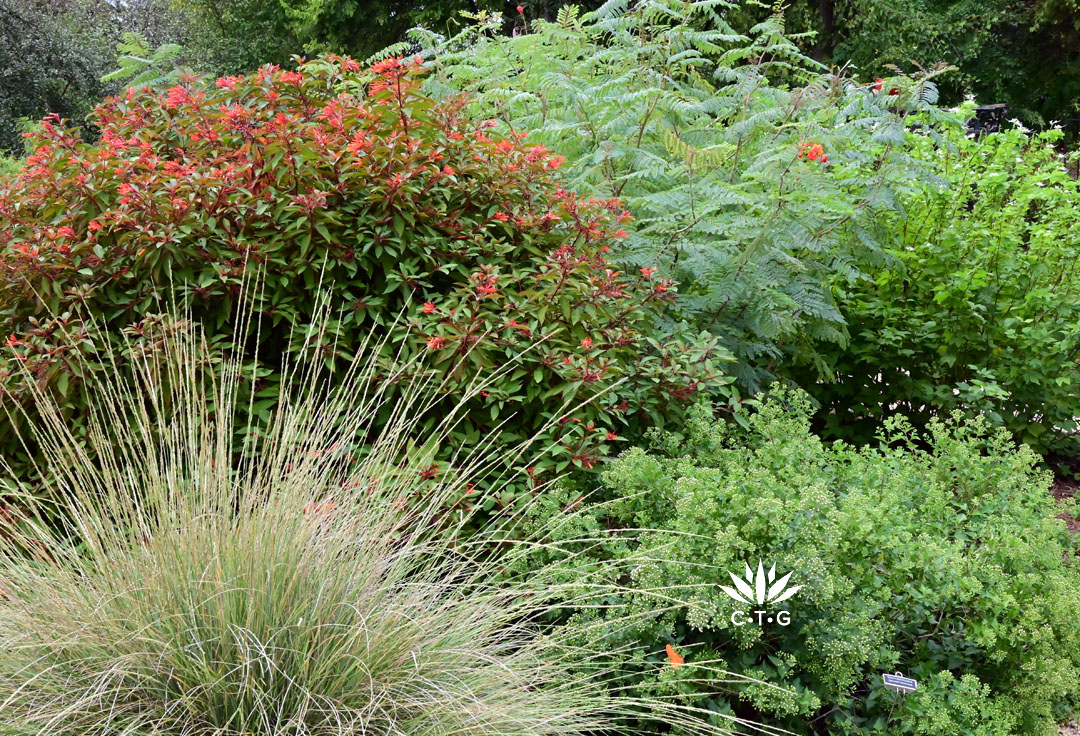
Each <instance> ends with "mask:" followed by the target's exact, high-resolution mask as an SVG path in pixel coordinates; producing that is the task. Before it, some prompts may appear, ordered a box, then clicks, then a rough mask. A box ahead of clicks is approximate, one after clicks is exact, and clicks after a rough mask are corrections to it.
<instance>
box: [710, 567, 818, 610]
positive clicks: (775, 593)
mask: <svg viewBox="0 0 1080 736" xmlns="http://www.w3.org/2000/svg"><path fill="white" fill-rule="evenodd" d="M745 564H746V576H745V577H742V578H740V577H738V576H737V575H735V573H733V572H729V573H728V575H730V576H731V582H732V583H734V584H735V587H734V588H729V587H727V586H726V585H721V586H720V590H722V591H724V593H726V594H727V596H728V597H729V598H731V599H732V600H734V601H736V602H738V603H747V604H749V605H751V606H758V607H760V608H762V609H763V610H756V611H753V613H755V614H757V624H758V626H760V625H761V624H762V622H763V621H764V622H767V623H770V624H771V623H772V622H773V621H776V622H777V623H778V624H780V625H781V626H787V625H788V624H789V623H791V614H790V613H789V612H788V611H776V612H770V611H769V610H767V609H766V606H768V605H772V606H775V605H776V604H779V603H783V602H784V601H786V600H787V599H788V598H790V597H791V596H793V595H795V594H796V593H798V592H799V590H800V589H801V588H802V586H801V585H795V586H793V587H790V588H789V587H788V581H789V580H791V573H790V572H789V573H788V574H787V575H784V576H783V577H782V578H780V579H779V580H777V579H776V564H775V563H774V564H773V566H772V567H771V568H769V572H768V573H767V574H766V572H765V566H764V565H762V564H761V560H758V567H757V574H755V573H754V572H753V571H752V570H751V569H750V563H745ZM753 622H754V617H753V616H751V615H750V612H748V611H735V612H733V613H732V614H731V623H733V624H735V625H736V626H744V625H746V624H748V623H753Z"/></svg>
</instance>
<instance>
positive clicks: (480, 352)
mask: <svg viewBox="0 0 1080 736" xmlns="http://www.w3.org/2000/svg"><path fill="white" fill-rule="evenodd" d="M421 76H422V73H421V71H420V69H419V67H418V65H417V63H416V62H415V61H414V60H411V59H410V60H401V59H388V60H384V61H382V62H379V63H378V64H376V65H374V66H373V67H371V68H370V69H368V68H366V67H361V65H360V64H359V63H357V62H355V61H352V60H349V59H342V58H337V57H327V58H320V59H316V60H313V61H309V62H306V63H302V64H300V65H299V66H298V68H297V69H296V70H294V71H282V70H280V69H278V68H276V67H272V66H267V67H264V68H262V69H260V70H259V71H257V72H255V73H252V74H249V75H245V76H234V77H225V78H221V79H218V80H216V81H206V80H198V79H189V78H185V79H183V80H181V81H180V83H178V84H176V85H175V86H173V87H171V88H169V89H168V90H159V91H155V90H151V89H148V88H145V87H143V88H139V89H129V90H128V91H127V92H126V94H124V95H121V96H119V97H118V98H115V99H110V100H107V101H106V102H105V103H104V104H103V105H101V106H99V107H98V108H97V110H96V112H95V113H94V121H95V124H96V125H97V126H98V127H99V128H100V131H101V135H100V137H99V138H98V140H97V141H96V142H94V143H87V142H84V141H82V140H80V138H79V137H78V135H77V133H76V132H74V131H73V130H71V129H68V128H65V127H64V126H63V125H62V124H61V123H60V122H59V121H56V120H49V121H45V122H44V123H43V125H42V128H41V130H40V131H39V132H38V133H36V134H35V137H34V139H33V140H34V144H35V149H34V152H33V153H32V155H30V156H29V158H28V159H27V162H26V166H25V169H24V170H23V171H22V172H21V173H20V174H18V175H17V176H16V177H14V178H13V179H9V180H5V179H0V334H3V335H4V336H5V337H7V343H8V346H9V347H10V348H12V350H11V351H5V352H4V354H3V356H2V358H0V391H2V392H3V396H4V399H5V401H10V400H14V401H22V400H24V399H25V397H26V395H27V392H28V391H29V389H28V387H27V386H26V385H24V384H22V383H21V379H20V378H19V376H20V375H21V374H22V373H23V371H22V370H21V368H25V369H26V370H27V371H29V373H30V374H31V375H32V376H33V377H34V380H35V381H37V382H40V383H41V384H43V385H47V386H50V387H52V388H53V389H54V390H55V391H57V392H58V395H60V396H64V397H67V398H66V399H65V401H66V412H67V416H68V417H70V418H71V421H73V422H75V423H78V422H79V417H80V416H81V414H82V406H81V405H80V404H79V399H78V397H79V395H80V394H79V392H78V391H75V390H74V387H76V385H77V384H79V383H80V381H82V380H83V375H82V374H81V372H80V371H81V368H80V366H83V365H91V364H92V363H93V361H92V360H88V358H90V357H92V355H93V351H94V350H95V349H98V348H95V347H94V344H93V341H92V340H90V339H88V335H89V334H91V333H96V331H97V328H104V331H105V332H106V334H109V335H110V336H111V337H110V339H111V340H112V341H113V344H114V346H116V347H117V348H118V349H120V350H125V349H126V348H125V347H124V346H125V345H126V344H127V343H125V342H123V341H121V340H120V335H121V333H122V332H125V331H126V334H127V339H128V340H129V341H130V343H131V344H132V345H133V346H134V347H135V349H136V350H145V349H148V348H153V344H154V340H153V339H152V338H147V337H146V336H147V335H148V334H149V333H151V332H153V331H154V330H153V329H152V328H155V327H156V326H157V324H158V322H160V319H159V317H158V315H159V314H161V313H163V312H164V311H166V310H167V309H168V307H169V306H170V302H175V306H176V307H177V308H178V309H179V310H181V311H182V312H184V313H187V314H190V315H191V316H192V317H193V318H195V319H197V320H199V321H200V322H201V323H202V324H203V325H204V326H206V328H207V329H208V330H209V337H210V339H211V340H212V341H217V342H219V343H226V342H229V341H230V340H233V339H234V338H236V342H235V344H236V345H241V346H243V349H244V351H245V353H246V354H247V355H248V356H249V358H251V360H252V364H251V366H250V367H249V371H250V373H251V375H252V377H253V378H254V379H255V380H256V381H257V383H258V396H257V397H256V401H255V402H254V404H253V406H252V411H253V412H254V413H255V414H256V415H262V416H264V417H265V416H266V414H267V412H268V411H269V407H271V406H273V404H274V402H275V401H276V399H277V395H278V392H279V391H280V390H281V388H282V387H281V381H282V377H281V372H280V370H281V364H282V361H283V359H284V357H285V356H290V355H292V356H295V355H298V354H301V353H304V354H306V353H307V352H311V353H317V354H319V355H320V356H321V357H322V358H323V359H324V360H325V361H326V362H327V364H328V365H329V366H330V367H331V368H333V367H334V366H340V365H342V364H344V363H347V362H348V360H349V359H350V357H351V354H352V349H353V346H354V345H355V344H356V342H357V341H358V340H359V339H361V337H362V336H363V335H365V334H366V332H367V331H368V330H369V329H371V328H372V327H373V326H374V327H377V328H379V329H381V330H383V332H384V333H385V334H389V335H392V336H393V340H391V341H390V342H389V343H387V348H386V351H385V355H384V356H383V357H384V359H385V362H386V372H385V374H384V378H390V377H391V376H393V377H394V380H395V381H396V382H397V383H399V384H401V385H405V384H407V383H409V381H410V380H412V379H413V378H418V379H420V380H426V379H427V378H430V377H431V376H432V375H434V376H437V377H438V378H439V379H440V380H441V379H443V378H449V379H450V380H449V381H447V382H446V383H445V388H446V391H445V393H446V398H447V403H448V406H449V405H453V404H455V403H458V402H460V401H462V400H463V396H464V394H465V391H466V389H467V387H468V386H469V385H471V381H472V380H473V379H474V377H475V376H476V375H477V374H478V373H481V372H488V371H490V372H492V373H498V372H499V371H500V370H501V371H502V372H501V373H499V376H500V378H499V380H496V381H493V382H491V384H490V386H489V388H488V389H487V391H486V392H485V393H484V394H483V395H473V396H472V398H470V399H469V402H470V405H469V408H470V411H469V413H468V417H467V421H465V422H463V423H462V424H461V425H460V426H459V427H458V430H457V432H456V433H455V435H454V436H453V438H451V439H450V440H449V441H448V442H447V443H446V447H445V448H444V451H443V453H442V454H440V456H439V462H440V463H441V464H440V465H439V466H437V467H436V468H435V470H434V471H433V472H443V471H445V470H446V463H447V462H448V461H449V459H450V458H451V457H452V456H453V454H454V453H456V452H458V451H459V450H460V448H461V447H462V446H472V447H475V446H477V445H478V444H479V443H481V442H484V441H495V442H497V443H499V444H500V445H502V446H504V447H512V446H514V445H516V444H517V443H519V442H521V441H522V440H524V439H525V438H528V437H531V436H532V435H533V434H534V433H535V432H537V431H540V430H541V429H543V430H544V436H543V438H542V439H543V441H544V442H545V443H546V444H548V445H550V446H551V452H550V453H548V454H547V455H546V456H545V457H543V458H542V459H540V460H539V461H538V463H537V465H536V467H535V468H534V469H533V477H543V476H544V475H545V474H546V473H548V472H549V471H552V470H556V469H563V468H566V467H569V466H576V467H590V466H592V465H594V464H595V463H596V462H597V461H598V460H599V458H601V457H602V456H603V455H605V454H606V453H607V452H608V451H609V448H610V447H612V446H613V445H614V446H617V444H616V443H617V442H618V441H619V437H620V436H623V435H625V434H627V431H626V430H627V428H631V429H632V428H633V426H634V424H635V423H636V422H637V421H638V420H640V419H642V418H648V419H650V420H651V421H662V420H663V419H664V418H665V417H669V416H674V415H676V414H677V413H678V411H679V408H678V407H679V406H680V404H685V403H687V399H689V398H690V397H692V396H694V395H696V394H697V393H699V392H701V391H704V392H706V393H708V394H710V395H713V396H723V395H725V393H726V392H725V389H724V386H725V385H726V384H727V383H729V379H727V378H725V377H724V376H723V374H722V373H721V372H720V370H719V366H720V364H722V363H724V362H726V361H727V360H729V358H730V356H729V355H728V354H727V352H726V351H725V350H723V349H721V348H719V347H718V346H717V345H715V344H714V343H713V342H712V341H711V340H709V339H707V338H703V339H701V340H697V339H694V338H693V337H692V335H691V339H688V340H682V339H670V340H661V339H659V336H658V334H657V333H655V332H654V331H653V329H652V326H653V324H654V323H655V322H656V321H657V320H658V319H659V316H660V314H661V313H662V312H663V311H664V309H665V308H666V306H667V305H668V304H670V302H672V301H673V300H674V299H675V291H676V290H675V287H674V284H673V283H672V282H671V281H670V280H668V279H665V278H662V277H661V276H660V275H659V274H656V273H655V272H654V271H653V270H651V269H645V270H642V271H639V270H637V269H634V270H633V271H631V272H629V273H627V272H620V271H619V270H618V269H616V268H615V267H613V266H612V265H611V264H609V263H608V261H607V253H608V252H609V251H610V250H611V247H612V245H613V244H614V243H616V242H617V241H618V240H620V239H621V238H622V237H623V236H624V235H625V233H624V232H623V228H624V224H623V223H625V221H626V220H627V218H628V217H629V214H628V213H627V212H626V211H625V210H624V208H623V206H622V204H621V203H620V202H619V201H618V200H617V199H615V198H611V197H609V198H606V199H603V200H598V199H589V198H583V197H578V196H576V195H574V194H573V193H571V192H568V191H567V190H566V189H564V188H562V187H561V186H560V185H559V181H558V178H557V177H558V171H557V169H558V168H559V164H560V161H561V159H560V158H559V157H558V156H556V155H555V154H554V153H553V152H552V151H549V150H548V149H547V148H545V147H544V146H543V145H540V144H538V143H531V142H529V141H528V140H525V139H524V136H523V135H516V136H508V135H500V134H497V133H496V132H495V131H494V130H493V126H494V123H492V122H490V121H485V120H476V119H473V118H471V117H470V116H469V115H468V114H467V113H466V109H465V102H464V101H463V100H461V99H452V98H451V99H444V100H435V99H432V98H431V97H429V96H427V95H426V94H424V93H422V92H421V91H420V89H419V86H420V80H421ZM320 284H322V285H324V286H326V287H327V288H329V289H330V290H331V292H332V298H333V306H334V310H335V318H334V320H333V322H332V324H330V325H329V327H328V329H327V330H326V331H325V332H324V333H323V334H324V338H323V339H324V340H325V341H324V342H319V343H311V342H305V340H306V339H307V338H300V337H297V335H304V334H306V333H304V332H303V331H302V330H301V331H299V332H298V331H297V328H300V327H303V326H304V325H306V324H307V322H308V321H309V320H311V319H312V315H313V314H314V304H315V301H316V295H317V293H318V292H319V288H318V287H319V285H320ZM252 285H254V286H252ZM241 309H243V310H247V312H248V313H249V314H250V315H251V316H252V319H251V320H249V322H248V323H246V325H247V326H246V327H245V328H244V329H245V331H244V332H243V333H242V334H235V330H236V328H237V326H238V325H242V324H244V323H241V322H240V321H238V320H237V319H236V314H237V312H238V311H239V310H241ZM248 328H250V329H248ZM419 353H428V354H430V355H431V356H433V358H434V360H433V361H430V362H429V363H427V364H426V367H425V374H424V375H419V376H409V375H402V374H397V373H395V372H394V368H393V366H392V365H391V364H392V363H393V362H394V361H395V360H402V359H407V358H408V357H409V356H412V355H416V354H419ZM256 354H257V355H258V358H259V361H258V362H257V363H256V362H255V359H254V356H255V355H256ZM124 360H126V358H125V359H124ZM123 362H124V361H123V360H122V361H121V363H123ZM16 366H19V367H20V370H16ZM121 367H123V365H121ZM586 401H588V402H589V403H587V404H586V405H583V406H579V404H581V402H586ZM510 417H514V419H513V421H512V422H508V421H507V420H508V419H509V418H510ZM0 447H2V448H3V452H4V453H5V454H6V455H7V456H8V457H9V458H13V457H15V456H17V455H18V453H19V452H20V451H21V450H20V448H19V447H18V445H17V443H16V442H15V441H14V435H13V433H12V431H11V429H10V427H9V426H8V425H7V423H6V420H4V421H0ZM529 485H530V484H529V480H528V479H527V478H526V476H525V475H524V473H522V475H521V477H520V482H519V483H517V484H516V485H514V486H511V487H510V488H509V489H508V493H507V494H504V497H503V498H500V499H493V498H490V497H488V498H487V502H488V503H493V502H496V501H504V502H505V501H507V500H508V499H507V498H505V496H506V495H510V496H512V495H513V492H514V491H516V492H521V491H522V490H523V489H524V488H526V487H528V486H529Z"/></svg>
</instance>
